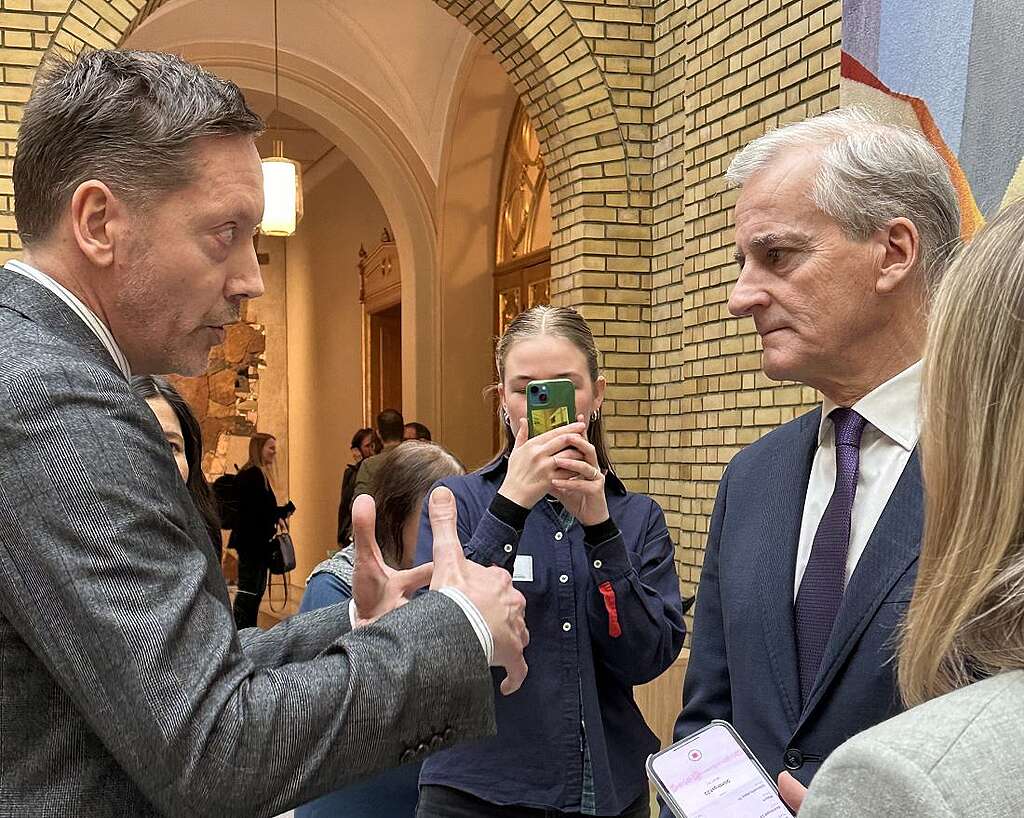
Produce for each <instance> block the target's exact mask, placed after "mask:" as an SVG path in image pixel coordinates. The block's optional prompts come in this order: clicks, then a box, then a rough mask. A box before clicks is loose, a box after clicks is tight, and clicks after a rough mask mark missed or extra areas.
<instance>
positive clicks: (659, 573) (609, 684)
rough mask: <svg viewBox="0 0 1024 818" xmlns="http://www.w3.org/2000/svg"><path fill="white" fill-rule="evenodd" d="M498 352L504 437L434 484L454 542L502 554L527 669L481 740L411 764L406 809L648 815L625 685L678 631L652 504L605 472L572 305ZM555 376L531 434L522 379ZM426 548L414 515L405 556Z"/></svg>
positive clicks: (512, 336) (643, 734) (635, 715)
mask: <svg viewBox="0 0 1024 818" xmlns="http://www.w3.org/2000/svg"><path fill="white" fill-rule="evenodd" d="M496 364H497V371H498V378H499V382H498V385H497V390H498V397H499V401H500V407H501V420H502V424H503V426H504V428H505V434H506V445H505V449H504V451H503V452H502V453H501V454H500V455H499V456H498V457H497V458H496V459H495V460H494V461H492V462H491V463H489V464H488V465H486V466H484V467H483V468H482V469H480V470H479V471H476V472H473V473H472V474H467V475H465V476H463V477H453V478H449V479H446V480H444V481H442V483H443V484H444V485H446V486H447V487H448V488H450V489H451V490H452V492H453V493H454V494H455V499H456V501H457V503H458V528H459V535H460V539H461V540H462V542H463V543H464V544H465V546H464V547H465V550H466V556H467V557H468V558H469V559H471V560H474V561H476V562H478V563H481V564H483V565H499V566H502V567H503V568H505V569H506V570H508V571H509V573H511V574H512V579H513V581H514V582H515V587H516V588H517V589H518V590H520V591H521V592H522V593H523V594H524V595H525V596H526V600H527V604H526V622H527V627H528V628H529V630H530V644H529V646H528V647H527V649H526V654H525V656H526V661H527V664H528V665H529V667H530V672H529V675H528V676H527V677H526V681H525V682H524V683H523V686H522V687H521V688H520V689H519V690H518V691H517V692H516V693H515V694H514V695H511V696H498V695H496V696H495V700H496V701H495V716H496V719H497V726H498V735H497V736H496V737H495V738H490V739H483V740H481V741H474V742H471V743H469V744H464V745H462V746H460V747H456V748H454V749H452V750H447V751H444V752H442V753H438V754H437V755H434V756H431V757H430V758H428V759H427V760H426V761H425V762H424V765H423V772H422V773H421V775H420V800H419V807H418V811H417V815H418V816H420V818H463V816H465V817H466V818H469V816H472V818H523V817H524V816H556V815H558V816H581V815H616V816H623V817H624V818H625V817H626V816H628V818H649V815H650V807H649V804H648V790H647V776H646V773H645V771H644V764H645V762H646V760H647V757H648V755H650V754H651V753H652V752H654V751H656V750H657V749H658V746H659V745H658V739H657V737H656V736H655V735H654V733H652V732H651V730H650V728H649V727H648V726H647V724H646V723H645V722H644V718H643V716H642V715H641V713H640V710H639V709H638V708H637V706H636V703H635V701H634V699H633V687H634V686H635V685H640V684H643V683H645V682H649V681H650V680H651V679H654V678H655V677H657V676H658V675H660V674H661V673H662V671H664V670H665V669H666V668H668V667H669V665H671V664H672V662H673V660H674V659H675V658H676V656H677V655H678V654H679V651H680V649H681V648H682V645H683V635H684V633H685V626H684V622H683V608H682V602H681V600H680V597H679V580H678V578H677V576H676V571H675V562H674V548H673V545H672V539H671V537H670V536H669V532H668V528H667V527H666V524H665V516H664V514H663V513H662V511H661V508H659V507H658V504H657V503H656V502H655V501H654V500H652V499H651V498H650V497H647V496H645V495H643V494H635V493H633V492H631V491H628V490H627V489H626V487H625V486H624V485H623V484H622V482H621V481H620V480H619V478H618V477H616V475H615V473H614V471H612V468H611V463H610V459H609V455H608V449H607V446H606V444H605V440H604V434H603V431H602V418H601V407H602V403H603V401H604V391H605V379H604V377H603V376H602V375H601V373H600V370H599V367H598V354H597V347H596V344H595V342H594V336H593V334H592V333H591V331H590V327H588V326H587V322H586V321H585V320H583V318H582V317H581V316H580V315H579V313H577V312H576V311H574V310H571V309H567V308H564V307H546V306H545V307H534V308H533V309H530V310H528V311H526V312H524V313H522V314H521V315H519V316H518V317H517V318H515V319H514V320H513V321H512V323H511V324H510V325H509V327H508V329H507V330H506V332H505V334H504V336H503V337H502V338H501V339H500V341H499V342H498V346H497V354H496ZM555 378H560V379H562V378H564V379H568V380H570V381H572V383H573V385H574V387H575V407H576V412H578V413H579V414H578V415H577V417H576V422H575V423H571V424H569V425H567V426H563V427H560V428H557V429H553V430H551V431H548V432H545V433H543V434H540V435H537V436H536V437H533V438H530V437H529V436H528V431H527V429H528V425H527V420H526V403H527V401H526V390H527V386H528V384H529V383H530V381H534V380H546V379H555ZM404 445H406V446H408V445H409V444H408V443H406V444H404ZM432 547H433V537H432V535H431V531H430V526H429V524H428V521H427V518H426V517H425V516H424V517H423V524H422V525H421V527H420V535H419V542H418V544H417V552H416V558H417V562H427V561H429V560H430V558H431V550H432ZM497 692H498V689H497V680H496V686H495V693H496V694H497Z"/></svg>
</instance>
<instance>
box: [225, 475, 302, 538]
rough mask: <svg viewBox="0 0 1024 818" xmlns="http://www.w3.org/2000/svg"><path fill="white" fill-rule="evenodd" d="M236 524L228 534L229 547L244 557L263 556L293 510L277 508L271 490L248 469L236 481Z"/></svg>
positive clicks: (267, 484)
mask: <svg viewBox="0 0 1024 818" xmlns="http://www.w3.org/2000/svg"><path fill="white" fill-rule="evenodd" d="M235 492H236V496H237V497H238V514H239V518H240V519H239V524H238V526H237V527H236V528H235V529H234V530H233V531H232V532H231V539H230V540H229V541H228V547H229V548H234V549H235V550H236V551H238V552H239V554H245V555H246V556H250V555H252V556H263V555H266V553H267V550H268V546H269V544H270V541H271V539H273V537H274V534H275V532H276V530H277V523H278V521H279V520H283V519H284V518H285V517H287V516H288V515H289V514H291V513H292V512H293V511H294V510H295V506H294V505H293V504H292V503H291V501H289V502H288V503H286V504H285V505H283V506H279V505H278V504H277V497H276V496H275V495H274V489H273V488H271V486H270V483H269V482H268V481H267V479H266V478H265V477H264V476H263V472H262V471H261V470H260V469H259V468H258V467H256V466H247V467H246V468H244V469H242V470H241V471H240V472H239V473H238V477H236V478H235Z"/></svg>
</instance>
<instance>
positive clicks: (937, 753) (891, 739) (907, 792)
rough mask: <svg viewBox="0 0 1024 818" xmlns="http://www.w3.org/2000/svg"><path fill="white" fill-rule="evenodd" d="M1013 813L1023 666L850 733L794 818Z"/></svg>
mask: <svg viewBox="0 0 1024 818" xmlns="http://www.w3.org/2000/svg"><path fill="white" fill-rule="evenodd" d="M880 816H897V817H898V818H1021V816H1024V671H1020V670H1015V671H1010V672H1007V673H1002V674H999V675H998V676H994V677H993V678H991V679H986V680H985V681H983V682H977V683H975V684H972V685H970V686H968V687H965V688H962V689H960V690H956V691H954V692H952V693H949V694H947V695H945V696H941V697H939V698H937V699H934V700H932V701H930V702H927V703H925V704H923V705H920V706H919V707H915V708H913V709H911V710H908V711H907V712H906V713H902V714H900V715H899V716H896V717H895V718H892V719H889V720H888V721H885V722H882V723H881V724H879V725H877V726H875V727H872V728H871V729H870V730H866V731H864V732H863V733H861V734H860V735H857V736H854V737H853V738H852V739H850V740H849V741H847V742H846V743H845V744H843V745H842V746H841V747H839V749H838V750H836V751H835V752H834V753H833V754H832V755H831V756H829V758H828V760H827V761H826V762H825V764H824V765H823V766H822V768H821V770H820V772H819V773H818V775H817V776H816V777H815V779H814V781H813V783H812V784H811V788H810V791H809V792H808V794H807V800H806V801H804V805H803V808H802V809H801V810H800V818H880Z"/></svg>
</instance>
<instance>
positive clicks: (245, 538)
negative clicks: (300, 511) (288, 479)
mask: <svg viewBox="0 0 1024 818" xmlns="http://www.w3.org/2000/svg"><path fill="white" fill-rule="evenodd" d="M276 458H277V438H275V437H274V436H273V435H268V434H264V433H262V432H261V433H257V434H255V435H253V436H252V438H251V439H250V440H249V459H248V460H247V461H246V463H245V465H244V466H242V468H241V469H240V470H239V472H238V476H237V477H236V478H235V496H236V498H237V501H238V525H236V526H235V528H234V529H233V530H232V531H231V539H230V540H228V548H234V549H235V550H236V551H237V552H238V593H236V594H235V604H234V613H235V624H236V625H237V626H238V629H239V630H241V629H242V628H252V627H255V626H256V620H257V618H258V616H259V610H260V602H262V601H263V593H264V592H265V591H266V590H267V568H268V567H269V557H270V541H271V540H272V539H273V538H274V535H275V534H276V533H277V527H278V525H279V523H281V521H283V520H286V519H287V518H288V517H289V516H290V515H291V514H292V513H293V512H294V511H295V505H294V504H293V503H292V502H291V501H290V500H289V501H288V502H287V503H286V504H285V505H283V506H279V505H278V504H277V496H276V495H275V493H274V481H273V467H274V462H275V460H276Z"/></svg>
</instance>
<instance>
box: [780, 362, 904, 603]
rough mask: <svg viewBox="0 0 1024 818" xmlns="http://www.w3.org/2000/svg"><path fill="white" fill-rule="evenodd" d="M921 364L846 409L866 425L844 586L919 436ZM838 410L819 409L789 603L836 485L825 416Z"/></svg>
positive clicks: (826, 405)
mask: <svg viewBox="0 0 1024 818" xmlns="http://www.w3.org/2000/svg"><path fill="white" fill-rule="evenodd" d="M921 366H922V364H921V361H918V362H917V363H916V364H914V365H913V366H910V367H907V368H906V369H904V370H903V371H902V372H901V373H900V374H899V375H896V376H895V377H894V378H890V379H889V380H887V381H886V382H885V383H883V384H882V385H881V386H879V387H877V388H876V389H874V390H873V391H871V392H869V393H868V394H867V395H865V396H864V397H863V398H861V399H860V400H859V401H857V402H856V403H855V404H854V405H853V406H852V407H850V408H851V409H853V410H854V411H855V412H857V413H858V414H859V415H860V416H861V417H863V418H864V419H865V420H866V421H867V425H865V427H864V434H863V435H862V436H861V440H860V470H859V473H858V475H857V493H856V495H854V500H853V516H852V519H851V522H850V547H849V550H848V551H847V554H846V582H849V581H850V577H851V576H852V575H853V570H854V569H855V568H856V567H857V562H858V561H859V560H860V557H861V554H863V553H864V549H865V548H866V547H867V544H868V539H869V538H870V537H871V532H872V531H874V530H875V524H876V523H877V522H878V518H879V517H881V516H882V511H884V510H885V506H886V505H887V504H888V502H889V498H890V497H891V496H892V492H893V490H894V489H895V488H896V484H897V483H898V482H899V479H900V475H902V474H903V469H904V467H905V466H906V465H907V461H908V460H910V455H911V454H912V453H913V451H914V447H915V446H917V439H918V437H920V434H921V421H920V418H919V416H918V404H919V403H920V395H921ZM837 407H838V404H836V403H833V402H832V401H830V400H829V399H828V398H825V399H824V400H823V401H822V404H821V425H820V426H819V427H818V450H817V452H815V454H814V463H813V465H812V466H811V479H810V482H809V483H808V484H807V497H806V499H805V500H804V516H803V522H802V523H801V525H800V544H799V547H798V548H797V552H796V582H795V583H794V587H793V599H794V601H795V600H796V594H797V591H799V590H800V581H801V580H802V579H803V576H804V571H805V570H806V569H807V561H808V560H809V559H810V558H811V545H812V544H813V543H814V534H815V532H817V530H818V524H819V523H820V522H821V518H822V515H824V513H825V507H826V506H827V505H828V501H829V500H830V499H831V497H832V491H833V490H834V489H835V485H836V438H835V429H834V428H833V425H832V421H831V419H829V416H828V415H829V412H831V411H832V410H833V409H835V408H837Z"/></svg>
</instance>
